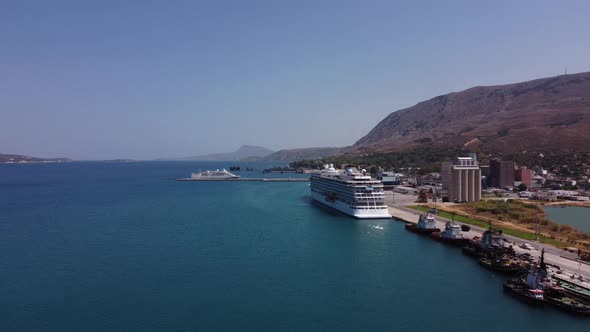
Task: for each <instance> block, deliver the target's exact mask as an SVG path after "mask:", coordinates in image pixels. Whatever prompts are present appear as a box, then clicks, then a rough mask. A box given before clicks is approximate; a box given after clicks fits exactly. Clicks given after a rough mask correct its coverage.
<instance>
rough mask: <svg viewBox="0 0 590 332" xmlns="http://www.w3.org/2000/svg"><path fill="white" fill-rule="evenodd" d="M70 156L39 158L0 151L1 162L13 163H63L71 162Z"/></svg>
mask: <svg viewBox="0 0 590 332" xmlns="http://www.w3.org/2000/svg"><path fill="white" fill-rule="evenodd" d="M70 161H72V160H71V159H68V158H39V157H29V156H23V155H20V154H2V153H0V163H5V164H12V163H62V162H70Z"/></svg>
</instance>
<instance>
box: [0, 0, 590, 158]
mask: <svg viewBox="0 0 590 332" xmlns="http://www.w3.org/2000/svg"><path fill="white" fill-rule="evenodd" d="M0 43H1V44H0V152H3V153H19V154H28V155H35V156H43V157H57V156H64V157H70V158H75V159H105V158H138V159H150V158H157V157H178V156H190V155H197V154H203V153H210V152H226V151H232V150H235V149H236V148H237V147H238V146H240V145H241V144H254V145H263V146H266V147H268V148H271V149H282V148H297V147H312V146H346V145H350V144H352V143H354V142H355V141H356V140H358V139H359V138H360V137H361V136H363V135H364V134H366V133H367V132H368V131H369V130H370V129H371V128H372V127H373V126H374V125H376V124H377V123H378V122H379V121H380V120H381V119H383V118H384V117H385V116H387V115H388V114H389V113H391V112H393V111H395V110H398V109H402V108H405V107H409V106H412V105H414V104H416V103H417V102H420V101H422V100H425V99H429V98H431V97H434V96H437V95H440V94H444V93H448V92H452V91H460V90H463V89H466V88H469V87H472V86H475V85H490V84H503V83H511V82H518V81H524V80H528V79H534V78H540V77H546V76H553V75H558V74H561V73H563V71H564V67H565V66H567V68H568V72H582V71H590V2H589V1H404V2H395V1H343V0H337V1H319V0H316V1H276V0H275V1H254V0H252V1H210V2H209V1H207V2H205V1H149V0H140V1H67V2H66V1H58V0H54V1H25V0H23V1H2V2H0Z"/></svg>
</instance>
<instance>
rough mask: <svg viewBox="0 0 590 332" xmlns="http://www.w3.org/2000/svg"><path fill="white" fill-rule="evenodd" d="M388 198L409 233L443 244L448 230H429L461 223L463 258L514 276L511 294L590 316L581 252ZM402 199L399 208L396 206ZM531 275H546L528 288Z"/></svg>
mask: <svg viewBox="0 0 590 332" xmlns="http://www.w3.org/2000/svg"><path fill="white" fill-rule="evenodd" d="M393 195H395V196H393ZM404 196H405V197H404ZM388 198H390V199H391V202H390V205H389V213H390V214H391V215H392V216H393V217H394V218H396V219H397V220H399V221H402V222H405V223H406V230H408V231H411V232H413V233H417V234H422V235H424V234H428V235H429V236H430V237H431V238H433V239H435V240H437V239H440V238H441V237H444V233H445V231H443V232H440V233H439V232H436V231H434V232H428V231H429V230H431V229H443V227H444V228H445V229H446V230H449V229H454V228H456V229H459V225H461V226H460V227H461V228H462V229H463V232H462V233H461V235H460V237H459V238H458V239H457V240H461V241H466V243H468V244H467V246H464V247H463V249H462V252H463V254H465V255H468V256H474V257H475V258H476V259H477V260H478V262H479V265H481V266H482V267H484V268H486V269H489V270H491V271H492V272H493V273H497V274H499V275H504V276H512V277H514V278H512V279H509V280H507V281H506V283H505V284H504V289H505V290H506V291H508V292H510V293H512V294H513V295H514V294H515V295H517V296H518V297H521V298H523V299H526V300H527V302H529V303H533V304H537V305H538V304H540V303H546V304H548V305H549V306H553V307H555V308H556V309H558V310H562V311H566V312H569V313H573V314H579V315H585V316H589V315H590V302H588V301H589V300H590V264H588V263H587V262H584V261H581V260H579V259H578V257H577V256H576V255H575V254H573V253H570V252H567V251H564V250H563V249H559V248H555V247H553V246H550V245H546V244H542V243H540V242H532V243H533V245H531V244H529V243H526V242H524V241H523V240H522V239H519V238H516V237H514V236H510V235H507V234H503V233H502V232H501V231H499V230H494V229H493V228H489V229H484V228H481V227H477V226H473V225H467V224H463V223H460V222H456V221H455V220H449V219H448V218H443V217H441V216H438V215H437V211H436V210H431V211H430V212H429V213H427V214H424V213H420V212H418V211H416V210H413V209H410V208H408V207H407V205H410V203H411V201H412V200H413V199H412V197H411V196H408V195H399V194H396V193H391V196H389V195H388ZM396 200H397V202H398V203H397V205H396V204H394V203H393V202H395V201H396ZM400 202H401V205H399V204H400ZM435 220H436V221H435ZM440 234H442V236H441V235H440ZM467 239H470V240H467ZM439 241H440V240H439ZM440 242H445V241H440ZM446 243H447V244H453V243H452V242H449V241H446ZM527 275H528V279H529V280H530V278H531V276H535V278H537V277H536V276H537V275H538V276H540V277H538V278H537V279H538V280H537V281H536V283H535V284H534V286H531V284H530V282H529V284H527V281H526V280H527Z"/></svg>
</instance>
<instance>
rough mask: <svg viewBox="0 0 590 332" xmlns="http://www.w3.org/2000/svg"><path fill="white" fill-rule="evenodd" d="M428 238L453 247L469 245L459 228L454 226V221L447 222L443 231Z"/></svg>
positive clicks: (456, 225)
mask: <svg viewBox="0 0 590 332" xmlns="http://www.w3.org/2000/svg"><path fill="white" fill-rule="evenodd" d="M430 237H431V238H433V239H435V240H437V241H440V242H443V243H448V244H451V245H454V246H459V247H462V246H465V245H467V244H468V243H469V241H470V239H468V238H466V237H463V233H461V226H459V225H458V224H456V223H455V222H454V221H449V222H447V223H446V225H445V229H444V230H443V231H442V232H440V233H432V234H430Z"/></svg>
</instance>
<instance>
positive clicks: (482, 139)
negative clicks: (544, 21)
mask: <svg viewBox="0 0 590 332" xmlns="http://www.w3.org/2000/svg"><path fill="white" fill-rule="evenodd" d="M434 143H437V144H443V145H453V146H455V145H465V146H469V147H470V148H472V149H476V150H481V151H486V152H504V153H515V152H522V151H529V152H533V151H542V152H553V151H555V152H557V151H560V152H564V151H584V152H588V151H590V73H580V74H573V75H562V76H557V77H550V78H543V79H538V80H534V81H528V82H523V83H516V84H508V85H498V86H486V87H474V88H471V89H468V90H465V91H462V92H454V93H449V94H447V95H442V96H438V97H435V98H433V99H430V100H428V101H424V102H421V103H419V104H417V105H415V106H412V107H410V108H406V109H403V110H400V111H397V112H393V113H391V114H390V115H389V116H387V117H386V118H385V119H384V120H383V121H381V122H380V123H379V124H378V125H377V126H376V127H375V128H374V129H373V130H371V131H370V132H369V133H368V134H367V135H366V136H365V137H363V138H361V139H360V140H359V141H358V142H357V143H355V145H353V146H352V147H351V149H350V150H351V151H352V152H361V151H362V152H366V151H373V152H390V151H399V150H402V149H406V148H412V147H415V146H419V145H424V144H434Z"/></svg>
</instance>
